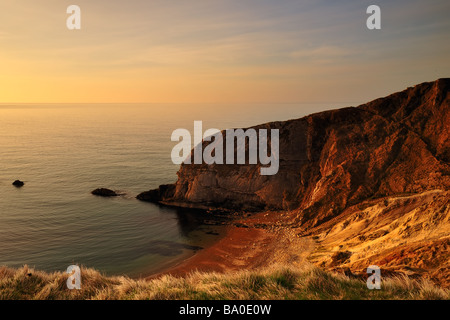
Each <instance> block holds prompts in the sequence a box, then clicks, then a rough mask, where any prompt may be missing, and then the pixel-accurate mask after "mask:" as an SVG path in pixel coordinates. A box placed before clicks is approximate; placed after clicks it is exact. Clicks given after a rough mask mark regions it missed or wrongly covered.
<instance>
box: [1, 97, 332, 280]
mask: <svg viewBox="0 0 450 320" xmlns="http://www.w3.org/2000/svg"><path fill="white" fill-rule="evenodd" d="M334 107H339V106H338V105H334V106H330V105H325V104H324V105H206V104H202V105H190V104H185V105H179V104H160V105H157V104H131V105H126V104H115V105H113V104H96V105H93V104H80V105H75V104H71V105H64V104H51V105H42V104H36V105H31V104H26V105H25V104H19V105H7V104H3V105H0V265H6V266H10V267H20V266H22V265H24V264H27V265H29V266H32V267H35V268H37V269H41V270H46V271H56V270H59V271H64V270H66V269H67V267H68V266H69V265H71V264H79V265H84V266H87V267H93V268H96V269H98V270H100V271H102V272H104V273H106V274H109V275H119V274H126V275H129V276H133V277H137V276H146V275H149V274H152V273H155V272H157V271H160V270H162V269H164V268H167V267H170V266H172V265H174V264H176V263H178V262H179V261H181V260H182V259H185V258H186V257H189V256H190V255H192V254H193V253H194V252H195V251H196V250H198V249H199V248H203V247H205V246H207V245H209V244H210V243H212V242H214V241H216V240H217V239H218V238H220V235H221V233H222V231H223V230H222V227H220V226H213V225H210V224H205V223H203V222H204V221H203V219H204V218H205V217H204V216H202V215H199V214H198V213H196V212H193V211H188V210H178V209H174V208H166V207H160V206H158V205H154V204H150V203H143V202H140V201H137V200H136V199H135V196H136V195H137V194H138V193H140V192H142V191H146V190H149V189H152V188H156V187H158V186H159V185H160V184H165V183H173V182H175V181H176V172H177V170H178V166H177V165H174V164H172V162H171V159H170V153H171V149H172V148H173V146H174V145H175V144H176V143H175V142H172V141H170V136H171V133H172V131H173V130H175V129H177V128H186V129H189V130H190V131H191V132H193V122H194V120H202V121H203V129H204V130H206V129H207V128H218V129H226V128H232V127H233V128H235V127H247V126H251V125H256V124H260V123H264V122H268V121H278V120H287V119H292V118H299V117H302V116H304V115H306V114H309V113H313V112H317V111H322V110H325V109H331V108H334ZM16 179H20V180H22V181H24V182H25V186H24V187H22V188H15V187H14V186H12V185H11V184H12V182H13V181H14V180H16ZM99 187H106V188H110V189H113V190H120V191H122V192H123V193H124V196H120V197H117V198H113V199H109V198H108V199H106V198H101V197H96V196H93V195H91V194H90V192H91V191H92V190H93V189H95V188H99ZM206 218H207V217H206ZM217 234H218V235H217Z"/></svg>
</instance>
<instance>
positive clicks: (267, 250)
mask: <svg viewBox="0 0 450 320" xmlns="http://www.w3.org/2000/svg"><path fill="white" fill-rule="evenodd" d="M275 217H276V214H270V215H269V214H267V213H259V214H256V215H252V216H251V217H247V218H242V219H239V220H236V221H234V222H233V223H232V224H230V225H228V226H227V228H226V231H225V236H224V237H223V238H221V239H220V240H218V241H217V242H216V243H213V244H212V245H211V246H210V247H207V248H205V249H202V250H200V251H198V252H197V253H196V254H195V255H194V256H192V257H190V258H188V259H186V260H184V261H182V262H181V263H179V264H177V265H175V266H174V267H172V268H169V269H168V270H166V271H163V272H160V273H157V274H154V275H152V276H149V277H147V279H154V278H157V277H159V276H161V275H165V274H170V275H173V276H185V275H187V274H189V273H191V272H194V271H201V272H221V273H225V272H230V271H231V272H232V271H237V270H243V269H254V268H260V267H265V266H270V265H272V264H276V263H289V264H291V265H297V266H301V265H304V264H309V262H308V261H307V260H306V257H307V256H308V255H309V254H310V253H311V251H312V250H313V249H314V247H315V243H314V241H313V240H311V239H309V238H298V237H297V236H296V234H297V232H296V231H295V230H293V229H289V228H283V227H279V228H270V229H269V228H265V225H266V224H267V225H269V223H270V221H271V220H273V219H274V218H275ZM272 222H274V221H272Z"/></svg>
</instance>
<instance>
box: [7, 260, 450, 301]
mask: <svg viewBox="0 0 450 320" xmlns="http://www.w3.org/2000/svg"><path fill="white" fill-rule="evenodd" d="M67 277H68V275H67V274H65V273H61V272H57V273H51V274H50V273H45V272H42V271H35V270H32V269H29V268H28V267H27V266H25V267H23V268H20V269H11V268H7V267H1V268H0V299H40V300H42V299H45V300H47V299H140V300H141V299H157V300H165V299H170V300H173V299H176V300H178V299H188V300H189V299H208V300H212V299H226V300H229V299H230V300H231V299H251V300H264V299H292V300H293V299H450V291H448V290H443V289H440V288H437V287H435V286H433V284H432V283H431V282H428V281H416V280H411V279H409V278H406V277H403V278H396V279H383V281H382V289H381V290H368V289H367V287H366V283H365V281H363V280H361V279H350V278H348V277H346V276H344V275H340V274H334V273H329V272H325V271H322V270H320V269H318V268H315V267H308V268H305V269H298V268H288V267H285V266H272V267H268V268H264V269H258V270H253V271H248V270H247V271H238V272H233V273H226V274H219V273H199V272H194V273H191V274H190V275H188V276H187V277H184V278H175V277H172V276H162V277H160V278H158V279H154V280H150V281H146V280H133V279H130V278H126V277H105V276H103V275H101V274H100V273H99V272H98V271H95V270H93V269H85V268H82V289H81V290H72V291H71V290H68V289H67V288H66V280H67Z"/></svg>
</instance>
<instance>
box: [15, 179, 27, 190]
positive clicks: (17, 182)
mask: <svg viewBox="0 0 450 320" xmlns="http://www.w3.org/2000/svg"><path fill="white" fill-rule="evenodd" d="M12 184H13V186H16V187H18V188H20V187H23V185H24V184H25V183H24V182H23V181H20V180H16V181H14V182H13V183H12Z"/></svg>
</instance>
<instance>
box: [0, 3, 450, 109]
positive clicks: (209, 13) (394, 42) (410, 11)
mask: <svg viewBox="0 0 450 320" xmlns="http://www.w3.org/2000/svg"><path fill="white" fill-rule="evenodd" d="M71 4H76V5H79V6H80V7H81V10H82V26H81V27H82V28H81V30H75V31H70V30H68V29H67V27H66V19H67V17H68V16H69V15H68V14H67V13H66V9H67V7H68V6H69V5H71ZM370 4H377V5H379V6H380V7H381V10H382V29H381V30H373V31H371V30H368V29H367V28H366V19H367V17H368V15H367V14H366V9H367V7H368V6H369V5H370ZM449 13H450V1H448V0H442V1H441V0H431V1H423V0H420V1H415V0H408V1H406V0H405V1H384V0H370V1H331V0H330V1H321V0H304V1H303V0H178V1H175V0H161V1H160V0H127V1H118V0H108V1H106V0H105V1H103V0H89V1H88V0H71V1H64V0H39V1H35V0H1V2H0V102H5V103H6V102H8V103H9V102H193V103H200V102H255V103H261V102H265V103H275V102H301V103H311V102H330V103H342V102H361V103H363V102H367V101H369V100H371V99H374V98H378V97H380V96H384V95H387V94H389V93H392V92H395V91H398V90H402V89H404V88H406V87H407V86H411V85H414V84H417V83H420V82H424V81H432V80H435V79H437V78H441V77H449V76H450V61H449V60H450V59H449V57H450V37H449V35H450V19H449V18H448V17H449Z"/></svg>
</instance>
